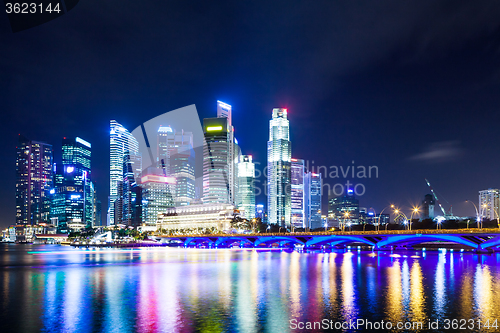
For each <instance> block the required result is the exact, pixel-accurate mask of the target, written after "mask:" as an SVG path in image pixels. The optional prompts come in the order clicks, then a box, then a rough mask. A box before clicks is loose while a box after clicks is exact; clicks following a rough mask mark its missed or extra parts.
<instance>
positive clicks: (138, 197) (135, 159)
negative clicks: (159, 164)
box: [115, 152, 142, 227]
mask: <svg viewBox="0 0 500 333" xmlns="http://www.w3.org/2000/svg"><path fill="white" fill-rule="evenodd" d="M141 173H142V158H141V155H139V154H137V153H130V152H126V153H125V156H124V158H123V181H122V182H121V183H119V184H120V185H121V186H122V191H121V192H122V193H121V199H117V201H116V202H119V204H121V206H119V207H117V210H118V209H121V211H120V212H119V213H118V212H117V211H115V216H116V215H120V216H121V220H120V221H117V222H118V223H122V224H124V225H127V226H132V227H137V226H139V225H141V224H142V188H141V186H140V177H141ZM117 206H118V205H117Z"/></svg>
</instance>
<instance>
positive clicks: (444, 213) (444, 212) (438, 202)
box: [425, 178, 456, 219]
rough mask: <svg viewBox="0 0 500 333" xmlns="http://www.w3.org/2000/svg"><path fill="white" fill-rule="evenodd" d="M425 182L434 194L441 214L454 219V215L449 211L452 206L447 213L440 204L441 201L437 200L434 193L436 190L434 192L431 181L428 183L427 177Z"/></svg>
mask: <svg viewBox="0 0 500 333" xmlns="http://www.w3.org/2000/svg"><path fill="white" fill-rule="evenodd" d="M425 182H426V183H427V185H428V186H429V188H430V189H431V193H432V195H433V196H434V199H436V203H437V204H438V205H439V208H441V211H442V212H443V216H444V217H445V218H447V219H456V216H453V213H452V211H451V209H452V207H451V206H450V211H449V212H448V213H446V211H445V210H444V208H443V205H441V202H440V201H439V199H438V197H437V195H436V192H434V189H433V188H432V186H431V183H429V181H428V180H427V178H426V179H425Z"/></svg>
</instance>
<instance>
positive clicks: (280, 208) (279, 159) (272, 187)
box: [267, 108, 292, 227]
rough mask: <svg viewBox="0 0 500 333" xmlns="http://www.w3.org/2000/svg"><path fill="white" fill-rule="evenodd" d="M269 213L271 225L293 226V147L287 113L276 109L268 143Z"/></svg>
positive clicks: (270, 124) (285, 110)
mask: <svg viewBox="0 0 500 333" xmlns="http://www.w3.org/2000/svg"><path fill="white" fill-rule="evenodd" d="M267 208H268V209H267V213H268V221H269V223H271V224H279V225H280V226H283V227H290V223H291V209H292V207H291V143H290V132H289V121H288V119H287V109H281V108H276V109H273V113H272V119H271V120H270V122H269V141H268V142H267Z"/></svg>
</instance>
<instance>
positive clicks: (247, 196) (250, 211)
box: [236, 155, 255, 219]
mask: <svg viewBox="0 0 500 333" xmlns="http://www.w3.org/2000/svg"><path fill="white" fill-rule="evenodd" d="M236 167H237V170H238V192H237V195H236V207H237V208H238V209H240V210H243V217H244V218H246V219H253V218H254V217H255V184H254V179H255V164H254V163H253V162H252V155H241V156H240V159H239V162H238V163H237V164H236Z"/></svg>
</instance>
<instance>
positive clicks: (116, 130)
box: [107, 120, 139, 225]
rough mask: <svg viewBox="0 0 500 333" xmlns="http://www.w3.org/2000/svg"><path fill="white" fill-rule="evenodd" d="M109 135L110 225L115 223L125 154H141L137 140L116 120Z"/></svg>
mask: <svg viewBox="0 0 500 333" xmlns="http://www.w3.org/2000/svg"><path fill="white" fill-rule="evenodd" d="M109 133H110V136H109V153H110V159H109V203H108V217H107V220H108V221H107V224H108V225H110V224H114V223H115V201H116V199H117V198H118V182H122V181H123V158H124V156H125V153H126V152H129V153H130V154H138V153H139V143H138V142H137V140H136V139H135V138H134V136H133V135H132V134H131V133H130V132H129V131H127V129H126V128H125V127H123V126H122V125H121V124H119V123H118V122H117V121H116V120H111V122H110V132H109Z"/></svg>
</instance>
